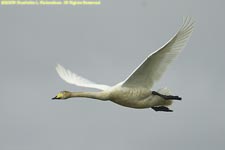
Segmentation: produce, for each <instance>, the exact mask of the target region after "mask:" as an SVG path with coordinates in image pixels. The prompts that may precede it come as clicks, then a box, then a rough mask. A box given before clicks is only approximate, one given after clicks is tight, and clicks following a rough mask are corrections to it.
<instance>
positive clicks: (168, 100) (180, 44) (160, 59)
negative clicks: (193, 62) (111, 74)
mask: <svg viewBox="0 0 225 150" xmlns="http://www.w3.org/2000/svg"><path fill="white" fill-rule="evenodd" d="M193 25H194V21H193V20H192V19H191V18H189V17H187V18H186V19H184V20H183V25H182V26H181V28H180V30H179V31H178V32H177V33H176V34H175V35H174V36H173V38H172V39H170V40H169V41H168V42H167V43H166V44H165V45H164V46H162V47H161V48H160V49H158V50H157V51H155V52H153V53H152V54H150V55H149V56H148V57H147V58H146V59H145V60H144V61H143V63H142V64H141V65H140V66H138V67H137V69H135V70H134V72H133V73H132V74H131V75H130V76H129V77H128V78H127V79H125V80H124V81H122V82H120V83H118V84H116V85H115V86H112V87H111V86H108V85H103V84H97V83H94V82H91V81H89V80H87V79H85V78H83V77H81V76H78V75H77V74H75V73H72V72H71V71H70V70H67V69H65V68H64V67H63V66H61V65H57V67H56V70H57V72H58V74H59V76H60V77H61V78H62V79H63V80H64V81H66V82H67V83H70V84H74V85H77V86H82V87H87V88H96V89H99V90H101V91H99V92H69V91H62V92H60V93H58V94H57V96H55V97H54V98H52V99H68V98H72V97H87V98H93V99H98V100H102V101H107V100H110V101H112V102H114V103H117V104H119V105H122V106H126V107H131V108H152V109H153V110H155V111H166V112H171V111H172V110H171V109H169V108H168V106H169V105H171V104H172V100H181V97H179V96H173V95H170V91H169V89H167V88H162V89H159V90H158V91H157V92H156V91H151V90H150V89H151V88H152V86H153V85H154V83H155V82H156V81H158V80H159V79H160V77H161V76H162V74H163V73H164V71H165V70H166V68H167V66H168V65H169V64H170V62H172V60H174V59H175V57H176V56H177V55H178V54H179V53H180V52H181V50H182V49H183V48H184V46H185V45H186V43H187V41H188V39H189V37H190V36H191V33H192V31H193V27H194V26H193Z"/></svg>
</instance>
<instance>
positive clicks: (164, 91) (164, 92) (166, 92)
mask: <svg viewBox="0 0 225 150" xmlns="http://www.w3.org/2000/svg"><path fill="white" fill-rule="evenodd" d="M157 92H158V93H160V94H162V95H171V91H170V89H168V88H166V87H164V88H161V89H159V90H158V91H157ZM172 103H173V101H172V100H164V99H162V101H161V104H160V105H161V106H169V105H172Z"/></svg>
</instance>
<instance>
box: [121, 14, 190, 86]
mask: <svg viewBox="0 0 225 150" xmlns="http://www.w3.org/2000/svg"><path fill="white" fill-rule="evenodd" d="M193 25H194V21H193V20H192V19H191V18H189V17H187V18H186V19H184V21H183V25H182V27H181V28H180V30H179V31H178V32H177V33H176V34H175V36H174V37H173V38H172V39H170V40H169V41H168V42H167V43H166V44H165V45H164V46H163V47H161V48H160V49H158V50H157V51H155V52H153V53H152V54H150V55H149V56H148V57H147V58H146V59H145V60H144V62H143V63H142V64H141V65H140V66H138V68H137V69H136V70H135V71H134V72H133V73H132V74H131V75H130V76H129V77H128V78H127V79H126V80H125V81H124V83H123V84H122V86H124V87H142V88H148V89H150V88H152V86H153V85H154V83H155V81H157V80H159V79H160V77H161V76H162V74H163V73H164V71H165V70H166V68H167V66H168V65H169V64H170V62H172V60H174V59H175V57H176V56H177V55H178V54H179V53H180V52H181V50H182V48H184V46H185V45H186V43H187V41H188V39H189V37H190V36H191V33H192V31H193V27H194V26H193Z"/></svg>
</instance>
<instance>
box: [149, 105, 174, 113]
mask: <svg viewBox="0 0 225 150" xmlns="http://www.w3.org/2000/svg"><path fill="white" fill-rule="evenodd" d="M151 108H152V109H153V110H154V111H165V112H173V110H171V109H169V108H168V107H165V106H158V107H151Z"/></svg>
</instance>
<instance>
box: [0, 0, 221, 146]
mask: <svg viewBox="0 0 225 150" xmlns="http://www.w3.org/2000/svg"><path fill="white" fill-rule="evenodd" d="M224 5H225V4H224V1H222V0H214V1H210V0H204V1H203V0H199V1H196V0H170V1H165V0H124V1H121V0H113V1H106V0H102V5H101V6H78V7H73V6H42V7H39V6H4V7H3V6H0V52H1V53H0V68H1V78H0V83H1V84H0V89H1V100H0V119H1V122H0V133H1V134H0V149H1V150H15V149H16V150H31V149H32V150H39V149H41V150H62V149H66V150H74V149H79V150H81V149H93V150H100V149H107V150H115V149H116V150H137V149H141V150H149V149H152V150H153V149H154V150H162V149H167V150H168V149H171V150H180V149H182V150H190V149H192V150H194V149H198V150H199V149H204V150H211V149H215V148H216V149H217V150H224V148H225V143H224V141H225V117H224V114H225V99H224V91H225V87H224V85H225V82H224V81H225V80H224V76H225V70H224V64H225V59H224V56H225V49H224V48H225V42H224V39H225V29H224V26H225V16H224V14H225V9H224ZM187 15H189V16H192V17H193V18H194V19H195V20H196V28H195V31H194V33H193V35H192V37H191V39H190V41H189V43H188V45H187V46H186V48H185V49H184V51H183V52H182V53H181V55H180V56H179V57H178V58H177V59H176V60H175V62H174V63H173V64H172V65H171V66H170V67H169V69H168V70H167V72H166V73H165V75H164V76H163V78H162V79H161V80H160V82H158V84H157V85H155V87H154V89H155V90H157V89H158V88H160V87H164V86H167V87H169V88H170V89H172V91H173V93H174V94H177V95H179V96H182V97H183V100H182V101H181V102H175V103H174V105H173V106H172V109H173V110H174V112H173V113H159V112H154V111H153V110H151V109H144V110H137V109H131V108H125V107H122V106H119V105H116V104H114V103H111V102H101V101H96V100H92V99H81V98H77V99H70V100H68V101H51V99H50V98H51V97H53V96H55V95H56V94H57V93H58V92H59V91H61V90H70V91H84V90H90V89H85V88H80V87H76V86H73V85H69V84H67V83H65V82H64V81H62V80H61V79H60V78H59V76H58V75H57V73H56V71H55V66H56V64H57V63H60V64H62V65H64V66H65V67H67V68H69V69H71V70H72V71H74V72H76V73H78V74H80V75H82V76H84V77H86V78H88V79H90V80H93V81H96V82H99V83H104V84H108V85H114V84H116V83H117V82H120V81H122V80H123V79H125V78H126V77H127V76H128V75H129V74H130V73H131V72H132V71H133V69H134V68H136V67H137V66H138V65H139V64H140V63H141V62H142V61H143V59H144V58H145V57H146V56H147V55H148V54H150V53H151V52H153V51H154V50H156V49H157V48H159V47H160V46H162V45H163V44H164V43H165V42H166V41H168V40H169V39H170V38H171V36H172V35H173V34H174V33H175V32H176V31H177V30H178V28H179V27H180V25H181V24H182V17H183V16H187Z"/></svg>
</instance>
